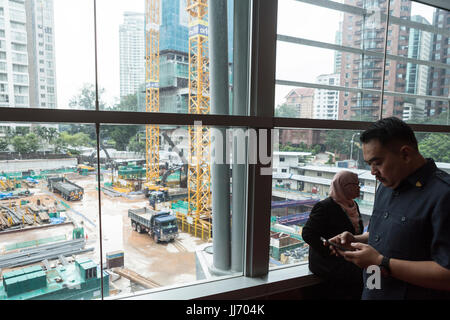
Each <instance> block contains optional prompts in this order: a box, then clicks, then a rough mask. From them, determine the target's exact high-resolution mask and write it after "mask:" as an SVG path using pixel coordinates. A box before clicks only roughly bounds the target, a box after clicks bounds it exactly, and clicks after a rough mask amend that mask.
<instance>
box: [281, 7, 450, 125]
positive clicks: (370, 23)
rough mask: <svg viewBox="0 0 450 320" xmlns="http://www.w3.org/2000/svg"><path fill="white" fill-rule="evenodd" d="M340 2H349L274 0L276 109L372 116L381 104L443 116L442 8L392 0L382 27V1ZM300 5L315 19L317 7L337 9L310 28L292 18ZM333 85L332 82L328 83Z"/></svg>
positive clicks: (445, 50) (445, 30)
mask: <svg viewBox="0 0 450 320" xmlns="http://www.w3.org/2000/svg"><path fill="white" fill-rule="evenodd" d="M344 4H346V5H348V6H353V8H352V9H351V10H350V9H349V7H344V6H342V5H341V4H338V3H331V2H330V3H328V4H324V3H321V4H310V3H302V1H282V2H280V3H279V12H278V14H279V18H278V23H279V28H278V42H277V75H276V77H277V87H276V98H275V99H276V101H275V105H276V110H275V114H276V115H277V116H279V117H300V118H314V119H339V120H363V121H372V120H375V119H377V118H378V117H379V116H380V110H381V108H382V116H383V117H388V116H395V117H398V118H401V119H403V120H405V121H408V122H410V123H435V124H438V123H439V124H446V123H448V122H446V118H447V116H446V111H447V110H448V97H449V94H450V92H449V90H450V89H449V88H450V80H449V79H450V78H449V74H450V71H449V70H450V69H449V64H448V62H449V61H450V58H449V52H450V50H449V42H448V37H449V35H450V33H449V32H450V25H449V12H448V11H446V10H442V9H435V8H432V7H429V6H426V5H423V4H419V3H415V2H411V1H391V7H390V11H389V15H390V20H389V26H388V29H387V30H386V13H387V4H388V3H387V1H357V2H356V3H355V2H353V1H344ZM299 8H302V14H304V15H306V16H308V17H309V19H311V20H315V21H317V23H321V24H322V23H323V19H320V16H321V13H323V11H326V12H330V13H331V12H332V13H336V12H339V11H340V14H339V15H331V16H330V17H331V18H330V19H327V22H326V23H327V24H328V25H329V28H321V27H318V28H314V27H311V26H313V25H314V22H313V21H310V20H308V19H307V18H305V19H297V16H296V15H295V14H294V12H296V10H299ZM327 16H328V15H327ZM311 17H315V19H314V18H311ZM319 21H320V22H319ZM316 29H317V30H316ZM292 30H308V34H305V35H301V34H300V33H299V34H293V33H292V32H297V31H292ZM311 30H314V32H311ZM330 30H335V31H334V32H330ZM386 31H387V32H386ZM299 32H302V31H299ZM325 34H327V35H328V37H326V35H325ZM386 34H387V39H385V36H386ZM332 35H335V38H333V37H332ZM287 36H288V37H287ZM292 37H297V38H292ZM332 38H333V39H332ZM385 40H386V41H385ZM385 42H386V48H385ZM355 49H358V50H360V51H359V52H355ZM385 49H386V53H387V59H386V61H385V60H384V50H385ZM299 57H301V58H299ZM383 72H384V74H383ZM295 82H297V85H296V83H295ZM333 86H336V87H338V88H335V90H333V89H334V88H333ZM345 88H349V91H348V92H345ZM381 90H384V95H383V101H381ZM336 92H338V93H339V97H338V101H337V105H336V100H335V99H334V97H333V95H335V94H336ZM430 96H432V97H430ZM311 97H312V100H311ZM311 106H312V107H311Z"/></svg>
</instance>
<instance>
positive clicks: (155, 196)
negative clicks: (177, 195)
mask: <svg viewBox="0 0 450 320" xmlns="http://www.w3.org/2000/svg"><path fill="white" fill-rule="evenodd" d="M168 197H169V194H168V191H165V192H162V191H152V192H150V195H149V196H148V202H149V204H150V206H151V207H152V208H153V209H154V210H156V204H157V203H162V202H166V201H167V200H168Z"/></svg>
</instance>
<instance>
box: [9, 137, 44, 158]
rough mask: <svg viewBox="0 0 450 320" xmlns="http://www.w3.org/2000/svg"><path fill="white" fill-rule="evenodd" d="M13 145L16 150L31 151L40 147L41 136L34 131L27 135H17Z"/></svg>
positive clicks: (21, 151)
mask: <svg viewBox="0 0 450 320" xmlns="http://www.w3.org/2000/svg"><path fill="white" fill-rule="evenodd" d="M12 145H13V147H14V150H15V151H16V152H20V153H22V154H23V153H31V152H36V151H37V150H38V149H39V146H40V142H39V138H38V137H37V136H36V135H35V134H34V133H29V134H27V135H26V136H23V135H16V136H15V137H14V138H13V139H12Z"/></svg>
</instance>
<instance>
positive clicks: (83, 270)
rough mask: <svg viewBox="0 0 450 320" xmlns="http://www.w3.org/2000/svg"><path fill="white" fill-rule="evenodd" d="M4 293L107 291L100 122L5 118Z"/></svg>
mask: <svg viewBox="0 0 450 320" xmlns="http://www.w3.org/2000/svg"><path fill="white" fill-rule="evenodd" d="M0 132H1V134H0V136H1V137H0V151H1V152H0V157H1V158H0V230H1V233H0V243H1V244H2V248H1V251H2V254H1V255H0V268H1V269H2V278H3V281H2V282H1V283H0V300H16V299H52V300H53V299H100V298H102V287H103V296H108V295H109V275H108V274H107V273H105V272H104V273H102V272H101V268H100V259H99V257H100V255H99V244H100V242H99V237H98V230H99V221H98V192H97V191H96V177H97V176H96V173H97V170H96V161H95V158H96V143H95V141H96V139H95V129H94V127H93V126H89V125H78V124H65V125H57V124H34V123H1V125H0Z"/></svg>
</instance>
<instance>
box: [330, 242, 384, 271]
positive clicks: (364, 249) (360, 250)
mask: <svg viewBox="0 0 450 320" xmlns="http://www.w3.org/2000/svg"><path fill="white" fill-rule="evenodd" d="M351 246H352V247H353V248H354V249H356V251H340V250H339V254H340V255H341V256H343V257H344V259H345V260H347V261H350V262H352V263H354V264H356V265H357V266H358V267H360V268H363V269H366V268H367V267H368V266H371V265H377V266H378V265H380V264H381V260H383V256H382V255H381V254H380V253H379V252H378V251H377V250H375V249H374V248H373V247H371V246H369V245H368V244H364V243H360V242H355V243H351Z"/></svg>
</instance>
